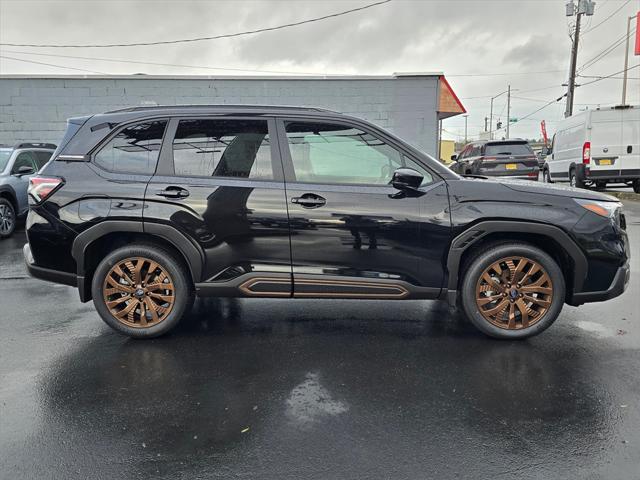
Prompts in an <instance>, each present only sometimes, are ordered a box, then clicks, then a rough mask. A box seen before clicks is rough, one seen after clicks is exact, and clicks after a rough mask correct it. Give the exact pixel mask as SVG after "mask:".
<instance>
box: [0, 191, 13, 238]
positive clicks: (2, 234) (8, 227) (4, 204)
mask: <svg viewBox="0 0 640 480" xmlns="http://www.w3.org/2000/svg"><path fill="white" fill-rule="evenodd" d="M15 229H16V211H15V209H14V208H13V204H12V203H11V202H10V201H9V200H7V199H6V198H3V197H0V240H3V239H5V238H9V237H10V236H11V235H13V232H14V231H15Z"/></svg>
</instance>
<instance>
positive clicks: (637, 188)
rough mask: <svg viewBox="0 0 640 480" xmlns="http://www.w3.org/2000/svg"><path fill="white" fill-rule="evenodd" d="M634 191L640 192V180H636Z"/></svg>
mask: <svg viewBox="0 0 640 480" xmlns="http://www.w3.org/2000/svg"><path fill="white" fill-rule="evenodd" d="M633 191H634V192H636V193H640V180H634V182H633Z"/></svg>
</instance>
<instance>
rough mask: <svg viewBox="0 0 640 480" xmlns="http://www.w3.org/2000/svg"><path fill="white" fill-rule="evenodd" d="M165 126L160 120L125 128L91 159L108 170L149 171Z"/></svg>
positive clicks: (156, 155)
mask: <svg viewBox="0 0 640 480" xmlns="http://www.w3.org/2000/svg"><path fill="white" fill-rule="evenodd" d="M166 126H167V121H166V120H160V121H155V122H145V123H138V124H136V125H132V126H130V127H127V128H125V129H123V130H121V131H120V132H119V133H118V134H117V135H116V136H115V137H113V138H112V139H111V140H110V141H109V143H107V144H106V145H105V146H104V147H103V148H102V149H100V151H99V152H98V153H97V154H96V155H95V157H94V162H95V163H96V164H97V165H99V166H101V167H102V168H104V169H105V170H109V171H111V172H122V173H146V174H152V173H153V172H154V171H155V169H156V164H157V163H158V155H159V153H160V145H161V144H162V137H163V135H164V130H165V127H166Z"/></svg>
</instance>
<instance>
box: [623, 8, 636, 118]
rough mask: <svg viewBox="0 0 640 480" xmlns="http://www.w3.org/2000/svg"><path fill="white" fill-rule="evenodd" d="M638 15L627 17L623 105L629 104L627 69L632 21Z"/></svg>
mask: <svg viewBox="0 0 640 480" xmlns="http://www.w3.org/2000/svg"><path fill="white" fill-rule="evenodd" d="M635 18H636V17H635V16H634V17H629V18H628V19H627V43H626V44H625V48H624V73H623V74H622V75H623V76H622V105H623V106H624V105H626V104H627V71H628V70H629V37H630V36H631V21H632V20H634V19H635ZM638 35H640V34H638Z"/></svg>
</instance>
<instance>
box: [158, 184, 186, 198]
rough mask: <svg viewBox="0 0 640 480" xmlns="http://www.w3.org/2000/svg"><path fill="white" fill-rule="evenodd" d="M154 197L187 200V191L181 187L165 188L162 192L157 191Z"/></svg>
mask: <svg viewBox="0 0 640 480" xmlns="http://www.w3.org/2000/svg"><path fill="white" fill-rule="evenodd" d="M156 195H159V196H161V197H166V198H187V197H188V196H189V190H187V189H186V188H182V187H173V186H172V187H167V188H165V189H164V190H158V191H157V192H156Z"/></svg>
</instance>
